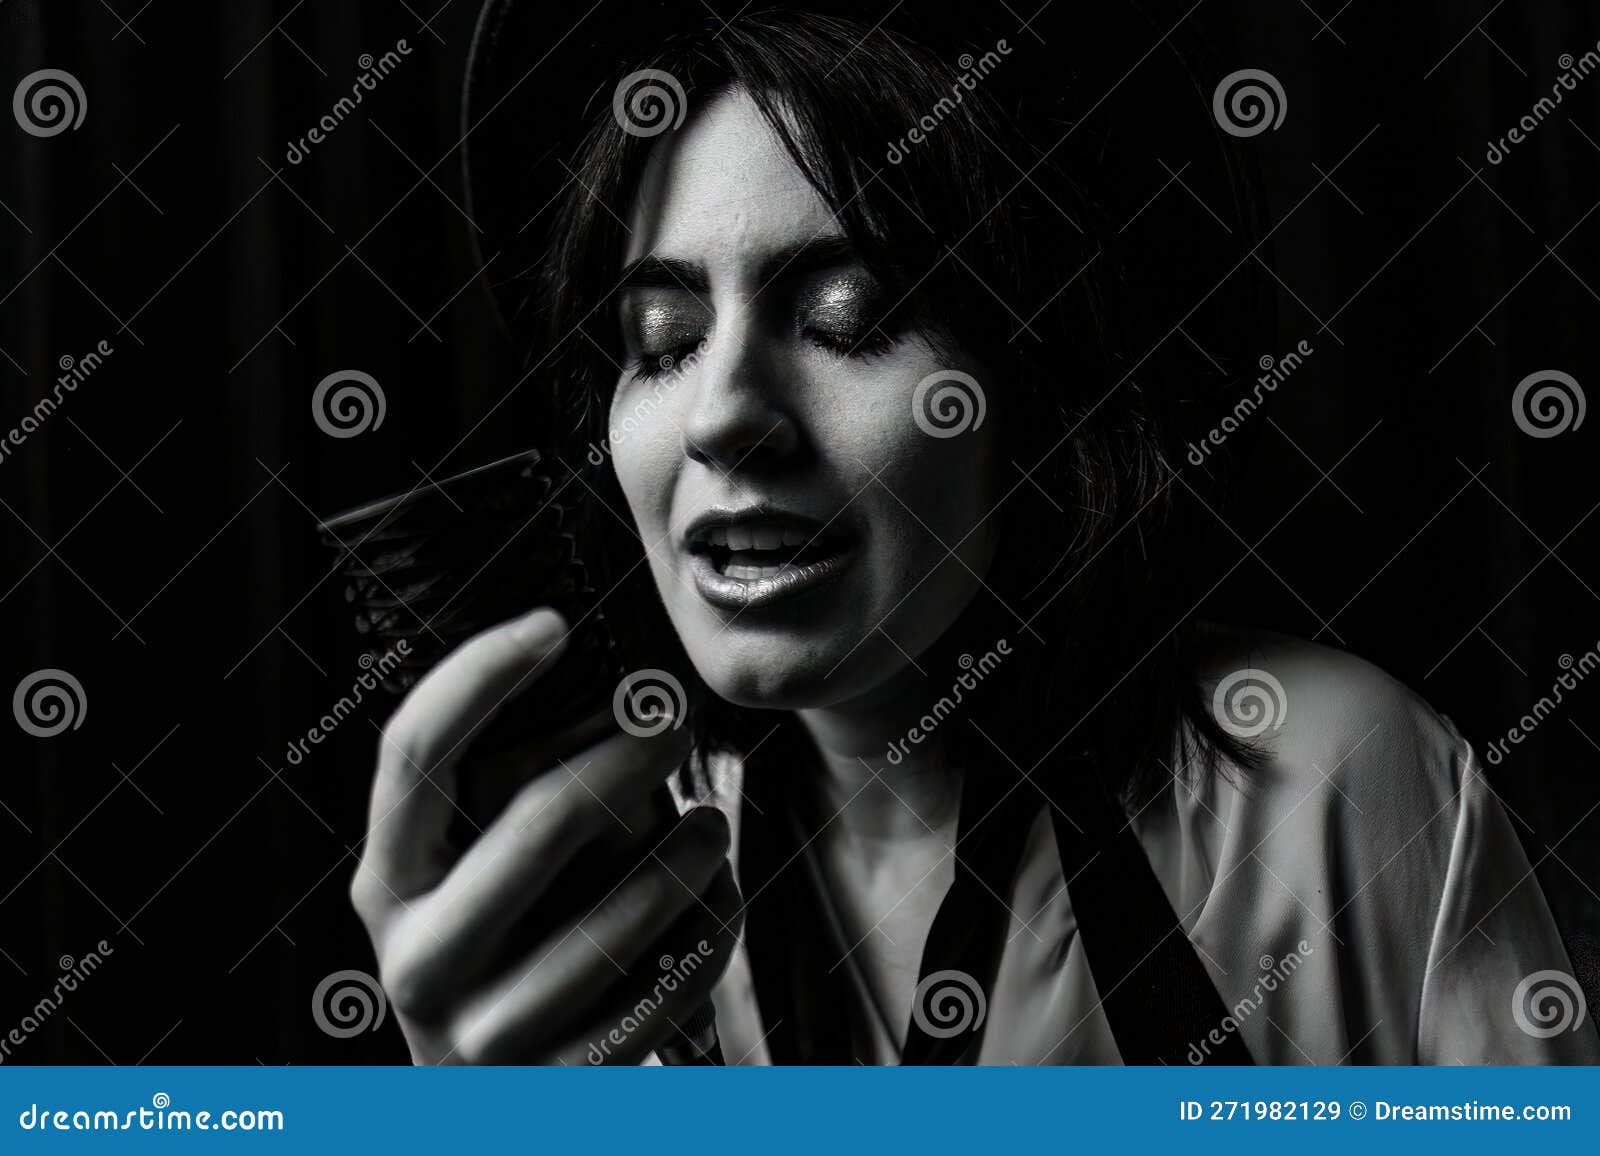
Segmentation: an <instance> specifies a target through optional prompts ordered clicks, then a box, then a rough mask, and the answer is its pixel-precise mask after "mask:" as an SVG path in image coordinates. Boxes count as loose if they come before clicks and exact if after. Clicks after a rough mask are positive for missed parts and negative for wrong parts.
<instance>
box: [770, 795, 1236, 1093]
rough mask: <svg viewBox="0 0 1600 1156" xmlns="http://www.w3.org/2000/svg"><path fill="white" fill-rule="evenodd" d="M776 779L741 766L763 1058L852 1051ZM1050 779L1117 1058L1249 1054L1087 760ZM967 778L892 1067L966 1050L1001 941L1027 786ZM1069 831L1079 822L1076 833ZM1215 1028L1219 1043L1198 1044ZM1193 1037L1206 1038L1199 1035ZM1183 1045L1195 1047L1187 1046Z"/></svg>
mask: <svg viewBox="0 0 1600 1156" xmlns="http://www.w3.org/2000/svg"><path fill="white" fill-rule="evenodd" d="M778 778H779V777H778V776H752V777H751V778H750V779H749V780H748V781H747V784H746V795H747V797H748V798H749V800H750V802H751V803H753V804H754V805H755V806H756V807H759V808H760V811H759V812H756V813H752V808H751V807H750V806H747V807H746V808H745V810H744V816H743V819H742V823H741V825H742V828H743V830H742V837H741V839H740V875H741V879H740V883H741V886H742V887H743V888H744V890H745V895H746V903H747V908H746V913H745V943H746V947H747V950H748V951H749V954H750V963H751V969H752V972H753V973H754V975H753V978H754V984H755V994H756V1002H757V1006H758V1007H759V1008H760V1011H761V1018H762V1021H763V1025H764V1026H765V1027H766V1029H767V1031H768V1033H769V1034H768V1036H767V1047H768V1050H769V1053H770V1054H771V1056H772V1059H773V1062H774V1063H777V1064H851V1063H854V1062H856V1058H857V1057H856V1056H855V1051H854V1047H853V1043H852V1038H851V1031H850V1024H849V1016H848V1011H847V1009H848V1007H849V1006H850V1005H849V1001H850V1000H852V999H854V998H855V996H854V993H853V992H852V991H851V989H850V984H849V979H848V974H847V971H846V969H845V968H843V967H839V966H837V965H838V962H839V961H838V960H837V959H836V958H832V956H833V955H834V954H836V952H835V951H834V950H833V949H832V947H831V936H830V935H829V934H828V932H827V929H826V926H825V924H824V921H823V918H822V913H821V909H820V907H819V905H818V902H817V899H816V896H815V895H813V894H811V888H810V883H809V879H808V875H807V872H806V871H805V870H803V869H802V866H801V864H800V863H799V862H797V861H796V856H797V855H798V854H800V853H801V848H802V846H803V840H802V839H798V838H796V836H795V833H794V827H793V825H792V824H791V823H789V822H787V821H784V815H785V813H786V812H785V808H786V807H787V806H791V805H792V800H789V799H785V798H784V797H783V795H782V793H781V792H780V791H778V790H777V789H776V787H775V780H778ZM1056 781H1058V782H1060V781H1065V782H1067V783H1073V784H1077V785H1078V788H1079V789H1076V790H1074V791H1072V793H1071V794H1070V795H1068V796H1067V797H1065V798H1064V799H1063V800H1062V802H1065V803H1067V804H1068V806H1070V808H1071V817H1070V818H1069V817H1068V815H1067V812H1066V811H1064V810H1063V808H1062V807H1061V806H1060V805H1057V804H1055V803H1052V804H1050V806H1051V818H1052V820H1053V825H1054V830H1055V836H1056V843H1057V846H1058V849H1059V851H1060V856H1061V868H1062V875H1063V878H1064V879H1065V880H1067V889H1068V894H1069V897H1070V900H1071V903H1072V909H1073V913H1074V915H1075V916H1076V918H1077V922H1078V932H1079V935H1080V936H1081V940H1082V943H1083V947H1084V953H1085V956H1086V958H1087V960H1088V963H1089V968H1090V972H1091V974H1092V975H1093V976H1094V979H1095V987H1096V990H1097V992H1098V993H1099V995H1100V998H1101V1007H1102V1010H1103V1011H1104V1012H1105V1015H1106V1019H1107V1020H1108V1022H1109V1023H1110V1025H1111V1031H1112V1035H1113V1037H1114V1038H1115V1040H1116V1044H1117V1050H1118V1052H1119V1053H1120V1055H1121V1056H1122V1060H1123V1062H1124V1063H1126V1064H1158V1063H1168V1064H1187V1063H1190V1062H1191V1061H1193V1060H1194V1058H1195V1055H1197V1054H1198V1055H1199V1056H1200V1059H1199V1060H1198V1061H1197V1062H1201V1063H1206V1064H1250V1063H1253V1061H1252V1059H1251V1057H1250V1053H1249V1051H1248V1049H1246V1048H1245V1046H1244V1044H1243V1042H1242V1041H1241V1040H1240V1039H1239V1035H1238V1033H1237V1032H1236V1031H1235V1032H1224V1031H1221V1030H1220V1029H1221V1027H1222V1023H1223V1019H1224V1017H1225V1016H1226V1015H1227V1014H1228V1013H1227V1009H1226V1008H1225V1007H1224V1006H1223V1003H1222V1000H1221V997H1220V996H1219V995H1218V994H1217V991H1216V988H1215V987H1214V986H1213V985H1212V983H1211V979H1210V977H1209V975H1208V974H1207V973H1206V971H1205V968H1204V967H1203V965H1202V964H1201V962H1200V959H1199V957H1198V956H1197V955H1196V953H1195V949H1194V945H1193V944H1192V943H1190V942H1189V939H1188V937H1187V936H1186V935H1185V934H1184V933H1183V930H1182V928H1181V926H1180V925H1179V923H1178V920H1177V918H1176V916H1175V915H1174V914H1173V911H1172V908H1171V905H1170V904H1168V902H1167V898H1166V895H1165V894H1164V893H1163V892H1162V890H1161V884H1160V882H1159V881H1158V880H1157V879H1156V876H1155V872H1154V871H1153V870H1152V869H1151V867H1150V862H1149V860H1148V859H1147V858H1146V856H1145V854H1144V849H1143V848H1142V847H1141V846H1140V845H1139V842H1138V840H1137V838H1136V837H1135V836H1134V835H1133V832H1132V829H1131V827H1130V826H1129V825H1128V824H1127V822H1126V820H1125V819H1124V818H1123V817H1122V815H1121V811H1120V808H1115V807H1114V806H1113V805H1112V804H1111V803H1110V801H1109V800H1108V799H1107V798H1106V797H1105V796H1104V794H1102V793H1101V792H1100V791H1099V790H1098V788H1097V787H1096V786H1095V785H1094V782H1095V781H1094V779H1093V777H1092V776H1091V775H1089V773H1088V767H1087V765H1086V764H1084V765H1079V766H1075V767H1072V768H1068V773H1067V775H1066V776H1064V778H1063V779H1061V780H1056ZM1011 787H1012V784H1011V783H1002V782H997V781H996V780H993V779H990V778H987V777H985V776H977V775H974V776H968V780H967V785H966V786H965V787H964V789H963V795H962V805H961V817H960V820H959V824H958V832H957V840H956V871H955V878H954V880H953V881H952V883H951V886H950V890H949V892H948V893H947V894H946V896H945V898H944V901H943V902H942V903H941V904H940V906H939V910H938V913H937V914H936V915H935V917H934V921H933V925H932V926H931V927H930V929H929V932H928V940H927V943H926V945H925V946H924V949H923V953H922V961H921V966H920V968H919V972H918V985H917V1000H916V1003H915V1007H916V1009H917V1011H918V1012H920V1014H916V1013H914V1014H913V1016H912V1021H911V1023H910V1024H909V1025H908V1026H907V1029H906V1040H905V1045H904V1047H903V1049H902V1052H901V1057H902V1058H901V1062H902V1063H903V1064H908V1065H911V1064H960V1063H972V1062H974V1060H975V1059H976V1055H977V1050H978V1049H977V1046H976V1045H977V1044H978V1042H979V1041H980V1040H981V1038H982V1032H983V1027H984V1024H985V1023H986V1022H987V1007H988V1001H989V996H990V993H991V992H992V991H993V987H994V980H995V975H996V972H997V971H998V968H999V962H1000V957H1001V954H1002V953H1003V951H1004V949H1005V944H1006V934H1005V933H1006V929H1007V927H1008V926H1009V919H1010V915H1011V911H1010V908H1009V906H1008V903H1009V897H1010V895H1011V893H1012V886H1013V884H1014V881H1015V877H1016V872H1017V868H1018V866H1019V862H1020V858H1021V854H1022V850H1023V847H1024V844H1025V841H1026V835H1027V832H1028V828H1029V826H1030V825H1031V823H1032V821H1033V820H1034V818H1035V817H1036V816H1037V815H1038V811H1039V805H1040V803H1039V794H1040V792H1039V789H1038V788H1037V787H1035V786H1032V785H1030V784H1028V783H1022V784H1020V785H1015V788H1014V789H1011ZM1080 828H1082V829H1081V830H1080ZM1213 1030H1217V1031H1218V1032H1219V1034H1221V1035H1222V1036H1223V1037H1224V1042H1223V1043H1221V1044H1216V1043H1214V1042H1212V1037H1211V1036H1210V1033H1211V1032H1212V1031H1213ZM1201 1043H1204V1044H1205V1045H1206V1048H1205V1050H1201V1049H1200V1048H1199V1047H1198V1046H1197V1045H1199V1044H1201ZM1191 1049H1193V1050H1191Z"/></svg>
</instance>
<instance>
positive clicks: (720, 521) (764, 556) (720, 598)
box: [685, 509, 856, 609]
mask: <svg viewBox="0 0 1600 1156" xmlns="http://www.w3.org/2000/svg"><path fill="white" fill-rule="evenodd" d="M685 544H686V546H687V548H688V551H689V554H690V555H691V556H692V557H693V558H694V568H695V583H696V587H697V588H698V589H699V591H700V594H701V596H702V597H703V598H705V599H706V601H708V602H710V603H712V604H713V605H715V606H719V607H722V608H725V609H727V608H732V609H749V608H753V607H756V606H762V605H767V604H770V603H773V602H776V601H779V600H780V599H786V598H789V597H793V596H795V595H798V594H800V593H802V592H804V591H807V590H811V589H813V588H815V587H817V586H819V585H821V584H823V583H824V582H826V581H828V580H829V579H831V578H834V577H836V576H837V575H838V574H839V573H840V572H841V571H842V570H843V569H844V566H845V564H846V562H847V561H848V559H849V557H850V556H851V555H852V553H853V552H854V549H855V544H856V539H855V535H854V533H853V532H852V531H851V530H850V529H849V528H848V527H846V526H844V525H841V524H839V523H838V522H837V521H835V522H829V523H823V522H819V521H816V520H815V519H812V518H807V517H804V516H802V515H798V514H791V513H788V512H785V511H776V510H768V509H750V510H743V511H731V510H716V511H711V512H709V513H706V514H703V515H701V516H700V517H699V518H696V519H695V521H694V522H693V523H692V524H691V525H690V527H689V530H688V533H687V534H686V535H685Z"/></svg>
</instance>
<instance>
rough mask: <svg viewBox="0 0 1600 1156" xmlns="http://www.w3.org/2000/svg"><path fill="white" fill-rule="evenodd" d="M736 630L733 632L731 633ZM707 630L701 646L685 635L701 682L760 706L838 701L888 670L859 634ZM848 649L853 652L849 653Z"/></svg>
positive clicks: (863, 688) (777, 707)
mask: <svg viewBox="0 0 1600 1156" xmlns="http://www.w3.org/2000/svg"><path fill="white" fill-rule="evenodd" d="M736 631H738V633H735V632H736ZM713 633H714V631H711V632H707V635H706V641H705V643H704V644H703V645H695V644H694V642H692V641H690V640H688V639H685V642H686V643H687V644H688V645H687V647H686V648H687V650H688V652H689V657H690V659H691V661H693V663H694V666H695V670H696V671H697V672H698V673H699V675H700V678H701V680H702V681H703V682H704V683H705V684H706V686H707V687H709V688H710V690H711V691H712V693H714V694H716V695H717V697H719V698H722V699H724V700H726V701H727V702H730V703H733V704H734V705H735V706H742V707H750V708H754V709H760V710H807V709H818V708H824V707H829V706H834V705H837V704H838V703H840V702H844V701H846V700H848V699H851V698H854V697H856V696H858V695H860V694H862V693H864V692H866V691H868V690H870V689H871V687H873V686H874V685H876V684H877V683H878V682H880V681H882V680H883V679H884V678H887V677H889V675H890V674H892V673H893V672H892V671H888V670H884V669H882V667H883V665H884V664H885V661H886V656H884V655H883V654H881V653H879V649H880V648H879V647H877V646H874V645H872V644H870V643H869V644H867V645H864V646H860V647H856V640H857V639H859V638H860V634H859V633H853V632H849V631H839V632H836V633H835V632H829V634H828V635H826V636H819V635H818V634H817V633H816V632H815V631H807V632H804V633H790V632H787V631H760V632H755V631H741V630H740V628H739V627H734V628H732V629H730V630H726V631H723V632H722V633H721V634H720V635H718V636H717V637H716V638H715V639H712V638H711V635H712V634H713ZM852 648H854V652H853V653H852Z"/></svg>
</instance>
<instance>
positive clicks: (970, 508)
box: [832, 362, 1000, 558]
mask: <svg viewBox="0 0 1600 1156" xmlns="http://www.w3.org/2000/svg"><path fill="white" fill-rule="evenodd" d="M938 369H939V366H938V365H937V363H934V362H917V363H913V364H908V365H904V366H901V367H899V368H897V369H896V370H895V371H894V372H893V374H892V376H887V378H886V379H885V380H880V381H879V382H877V383H875V385H876V388H872V387H868V388H864V389H862V390H860V391H859V392H858V393H857V394H856V396H857V397H860V398H869V399H871V400H869V401H865V402H861V403H858V404H855V405H848V406H847V405H837V406H834V407H832V414H833V419H832V426H833V438H834V440H835V450H836V453H837V454H838V456H839V458H840V460H841V464H842V466H843V467H844V468H845V469H847V470H848V471H849V472H851V473H854V474H858V475H859V476H858V477H857V479H856V482H855V486H854V487H853V488H854V489H861V492H862V499H863V500H866V501H868V502H869V503H870V505H871V506H872V507H874V508H875V509H876V511H877V512H878V515H879V520H880V521H881V522H882V523H883V524H884V525H885V526H886V527H888V528H893V530H894V533H895V537H896V538H897V539H899V543H898V544H899V545H900V546H902V547H914V548H915V552H916V553H917V554H919V555H921V554H922V553H924V552H926V551H927V550H929V549H932V550H934V551H935V552H936V554H937V555H942V554H943V553H944V552H945V551H946V550H947V549H951V548H958V547H957V544H958V543H960V546H959V550H960V553H961V554H962V556H963V557H969V558H970V557H972V556H975V555H979V554H983V553H985V552H986V551H985V547H984V543H985V542H986V531H987V528H988V526H989V524H990V523H991V522H993V521H995V519H992V518H991V519H986V518H985V515H987V514H988V512H989V511H990V509H991V508H992V506H993V504H994V502H995V500H996V498H997V496H998V495H997V490H998V484H997V482H998V476H999V475H998V466H997V464H996V463H997V457H998V451H999V446H998V439H997V435H996V432H995V431H996V430H997V429H998V427H999V424H1000V423H999V421H998V420H997V415H992V414H989V413H988V412H987V403H985V412H984V415H983V418H982V420H981V421H980V422H978V423H977V424H976V425H973V424H972V423H971V421H970V420H969V421H968V423H967V425H966V427H965V428H963V429H961V430H959V431H957V430H955V429H953V428H951V427H950V426H949V425H948V424H946V425H944V426H941V425H939V424H937V423H936V422H934V421H932V420H929V419H928V418H927V417H926V408H927V406H928V404H929V391H924V392H923V395H922V396H921V397H920V398H919V397H918V395H917V390H916V386H917V385H918V384H919V383H920V382H922V381H924V380H926V379H927V377H928V376H929V375H930V374H933V373H935V372H936V371H937V370H938ZM907 383H909V384H907ZM919 405H921V406H922V407H923V408H922V411H921V412H922V414H923V417H924V420H922V421H918V420H917V418H918V414H919V410H918V406H919ZM970 412H972V413H975V412H976V411H970ZM874 474H876V478H874V476H873V475H874ZM863 487H864V488H863ZM934 538H937V539H938V541H934V540H933V539H934Z"/></svg>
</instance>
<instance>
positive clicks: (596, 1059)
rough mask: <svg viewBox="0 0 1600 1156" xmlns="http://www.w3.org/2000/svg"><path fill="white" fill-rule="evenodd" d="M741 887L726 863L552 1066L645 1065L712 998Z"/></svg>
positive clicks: (732, 938)
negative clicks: (701, 902) (701, 899)
mask: <svg viewBox="0 0 1600 1156" xmlns="http://www.w3.org/2000/svg"><path fill="white" fill-rule="evenodd" d="M740 904H741V900H740V897H739V888H738V887H737V885H736V884H735V883H734V881H733V869H732V868H731V867H727V866H726V865H725V866H724V867H723V868H722V870H721V871H719V872H718V873H717V876H716V878H715V879H713V880H712V883H711V886H710V887H709V888H708V889H707V891H706V894H705V902H704V905H703V906H702V905H696V906H695V907H693V908H691V909H690V910H689V911H687V912H685V913H684V914H683V916H681V917H680V918H679V920H678V921H677V922H676V923H675V924H674V925H673V926H672V928H671V929H670V930H669V931H668V932H667V933H666V934H665V935H663V936H662V937H661V938H660V939H659V940H657V942H656V943H655V944H653V945H652V946H651V949H650V951H649V952H647V953H646V955H645V957H644V960H643V962H641V964H640V965H639V966H638V967H636V968H635V969H634V970H633V972H632V973H631V974H630V975H629V977H628V979H627V980H626V981H625V982H624V983H622V984H620V985H619V986H618V989H617V991H616V992H615V993H614V994H613V995H612V996H610V997H609V998H608V999H607V1001H606V1009H607V1010H606V1011H604V1012H602V1013H601V1014H600V1015H599V1016H597V1017H596V1018H595V1019H593V1020H592V1021H591V1022H590V1024H589V1026H588V1027H587V1028H586V1029H585V1030H584V1031H583V1032H581V1033H579V1035H578V1036H577V1037H576V1038H575V1039H573V1040H571V1041H569V1042H568V1043H566V1044H564V1045H563V1046H562V1047H561V1049H560V1050H559V1051H557V1052H556V1054H555V1055H554V1056H553V1057H551V1058H550V1061H549V1062H553V1063H561V1064H572V1065H579V1064H640V1063H643V1062H644V1061H645V1060H646V1059H647V1058H648V1057H649V1055H650V1053H651V1052H654V1051H655V1050H656V1049H658V1048H660V1047H661V1046H662V1045H663V1044H665V1043H666V1042H667V1041H668V1040H669V1039H671V1038H672V1037H673V1036H674V1035H675V1034H681V1030H682V1027H683V1025H685V1024H686V1023H688V1022H689V1018H690V1016H691V1015H693V1013H694V1012H695V1011H696V1010H697V1009H698V1008H699V1007H700V1005H701V1004H703V1003H705V1002H706V1001H707V1000H709V999H710V998H711V993H712V990H713V989H714V988H715V987H716V984H717V981H718V980H720V979H721V978H722V973H723V972H724V971H726V970H727V967H728V964H729V962H730V961H731V960H732V959H733V952H734V950H735V948H736V946H737V945H738V941H739V909H740Z"/></svg>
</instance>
